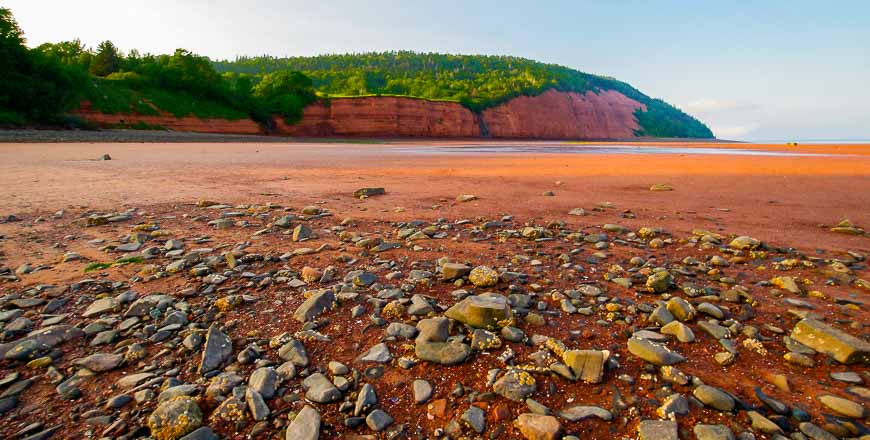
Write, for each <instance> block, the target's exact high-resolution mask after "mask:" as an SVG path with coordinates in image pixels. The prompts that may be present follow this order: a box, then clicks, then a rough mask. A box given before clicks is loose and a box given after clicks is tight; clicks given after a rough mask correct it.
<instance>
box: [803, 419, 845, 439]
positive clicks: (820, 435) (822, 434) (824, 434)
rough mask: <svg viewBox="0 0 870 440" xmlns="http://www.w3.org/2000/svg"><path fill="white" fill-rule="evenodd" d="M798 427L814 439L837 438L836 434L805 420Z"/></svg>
mask: <svg viewBox="0 0 870 440" xmlns="http://www.w3.org/2000/svg"><path fill="white" fill-rule="evenodd" d="M798 428H799V429H800V430H801V432H802V433H804V434H806V436H807V437H809V438H811V439H812V440H837V437H836V436H835V435H833V434H831V433H830V432H828V431H825V430H824V429H822V428H819V427H818V425H815V424H813V423H810V422H803V423H801V424H800V425H798Z"/></svg>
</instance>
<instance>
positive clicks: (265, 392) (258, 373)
mask: <svg viewBox="0 0 870 440" xmlns="http://www.w3.org/2000/svg"><path fill="white" fill-rule="evenodd" d="M248 386H249V387H250V388H252V389H254V390H256V391H257V392H258V393H260V395H261V396H263V398H264V399H271V398H272V397H274V396H275V390H276V389H277V388H278V373H277V372H276V371H275V369H274V368H272V367H262V368H257V369H256V370H254V372H253V373H251V377H250V378H249V379H248Z"/></svg>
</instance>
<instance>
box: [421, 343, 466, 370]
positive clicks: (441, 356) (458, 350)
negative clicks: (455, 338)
mask: <svg viewBox="0 0 870 440" xmlns="http://www.w3.org/2000/svg"><path fill="white" fill-rule="evenodd" d="M414 352H415V354H416V355H417V357H418V358H420V359H422V360H424V361H429V362H435V363H436V364H441V365H456V364H459V363H462V362H465V360H466V359H468V356H470V355H471V347H469V346H468V345H467V344H463V343H461V342H417V345H416V346H415V347H414Z"/></svg>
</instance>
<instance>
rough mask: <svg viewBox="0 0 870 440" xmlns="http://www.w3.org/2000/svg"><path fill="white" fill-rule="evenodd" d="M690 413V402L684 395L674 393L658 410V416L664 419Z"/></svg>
mask: <svg viewBox="0 0 870 440" xmlns="http://www.w3.org/2000/svg"><path fill="white" fill-rule="evenodd" d="M688 413H689V400H688V399H686V398H685V397H683V395H682V394H679V393H674V394H671V395H670V396H668V397H667V398H665V401H664V402H662V406H660V407H659V408H658V409H657V410H656V414H658V416H659V417H661V418H663V419H669V418H671V416H672V415H678V416H684V415H686V414H688Z"/></svg>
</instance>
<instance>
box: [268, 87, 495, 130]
mask: <svg viewBox="0 0 870 440" xmlns="http://www.w3.org/2000/svg"><path fill="white" fill-rule="evenodd" d="M276 125H277V128H278V131H279V132H281V133H282V134H288V135H291V136H381V137H391V136H421V137H477V136H480V126H478V123H477V118H476V117H475V115H474V113H472V112H471V110H468V109H467V108H465V107H463V106H461V105H459V104H458V103H454V102H437V101H427V100H424V99H414V98H399V97H390V96H383V97H365V98H338V99H332V100H331V102H330V103H329V105H325V104H323V103H315V104H312V105H310V106H308V107H306V108H305V111H304V115H303V117H302V121H300V122H298V123H296V124H293V125H287V124H286V123H284V121H283V120H280V118H276Z"/></svg>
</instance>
